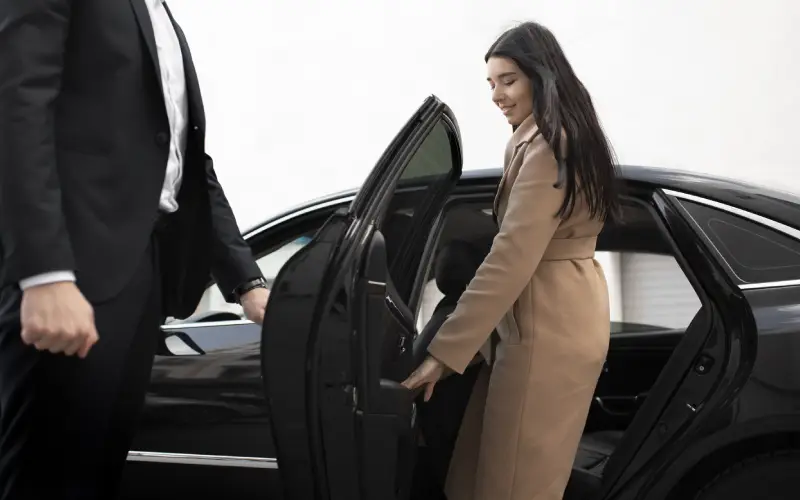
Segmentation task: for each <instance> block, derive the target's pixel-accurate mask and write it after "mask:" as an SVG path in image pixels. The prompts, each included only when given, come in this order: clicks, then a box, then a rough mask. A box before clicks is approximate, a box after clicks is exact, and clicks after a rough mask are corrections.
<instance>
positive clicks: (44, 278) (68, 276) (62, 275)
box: [19, 271, 75, 291]
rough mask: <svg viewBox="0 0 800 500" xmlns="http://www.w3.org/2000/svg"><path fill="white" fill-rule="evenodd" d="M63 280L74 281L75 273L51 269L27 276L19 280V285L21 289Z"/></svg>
mask: <svg viewBox="0 0 800 500" xmlns="http://www.w3.org/2000/svg"><path fill="white" fill-rule="evenodd" d="M64 281H70V282H73V283H74V282H75V273H74V272H72V271H51V272H47V273H42V274H36V275H34V276H30V277H28V278H23V279H21V280H19V287H20V289H21V290H23V291H24V290H27V289H28V288H31V287H34V286H41V285H49V284H52V283H59V282H64Z"/></svg>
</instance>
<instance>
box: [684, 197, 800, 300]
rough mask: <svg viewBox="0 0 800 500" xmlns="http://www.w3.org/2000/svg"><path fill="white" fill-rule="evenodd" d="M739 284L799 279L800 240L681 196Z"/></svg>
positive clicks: (691, 217)
mask: <svg viewBox="0 0 800 500" xmlns="http://www.w3.org/2000/svg"><path fill="white" fill-rule="evenodd" d="M678 202H679V203H680V205H681V206H682V207H683V208H685V209H686V211H687V212H688V214H689V216H690V219H691V220H692V222H693V223H694V224H695V225H696V226H697V227H698V228H699V229H700V232H701V233H702V235H704V236H705V237H706V238H707V241H708V242H709V243H710V244H711V246H712V247H713V248H714V250H716V252H717V254H718V255H719V256H720V257H721V260H722V261H723V263H724V264H725V265H726V266H727V268H728V271H729V273H730V275H731V277H732V278H733V279H734V280H736V281H737V282H739V283H743V284H746V283H769V282H773V281H784V280H796V279H800V241H798V240H796V239H794V238H792V237H790V236H788V235H786V234H783V233H781V232H778V231H776V230H774V229H771V228H769V227H767V226H764V225H762V224H759V223H757V222H754V221H751V220H748V219H745V218H743V217H739V216H737V215H734V214H732V213H728V212H726V211H723V210H719V209H716V208H712V207H708V206H706V205H702V204H700V203H695V202H693V201H689V200H684V199H678Z"/></svg>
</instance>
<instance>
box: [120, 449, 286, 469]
mask: <svg viewBox="0 0 800 500" xmlns="http://www.w3.org/2000/svg"><path fill="white" fill-rule="evenodd" d="M128 461H129V462H151V463H160V464H181V465H211V466H216V467H240V468H246V469H277V468H278V460H277V459H274V458H262V457H230V456H224V455H194V454H191V453H161V452H156V451H130V452H128Z"/></svg>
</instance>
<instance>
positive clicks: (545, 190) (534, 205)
mask: <svg viewBox="0 0 800 500" xmlns="http://www.w3.org/2000/svg"><path fill="white" fill-rule="evenodd" d="M522 154H523V160H522V166H521V167H520V170H519V173H518V175H517V178H516V180H515V181H514V184H513V186H512V187H511V192H510V194H509V198H508V203H507V209H506V212H505V216H504V217H503V222H502V223H501V225H500V229H499V232H498V234H497V236H495V238H494V241H493V242H492V247H491V250H490V251H489V254H488V255H487V256H486V258H485V259H484V261H483V263H482V264H481V265H480V267H479V268H478V271H477V272H476V273H475V277H474V278H473V279H472V281H471V282H470V284H469V286H468V287H467V289H466V290H465V291H464V293H463V294H462V295H461V298H460V300H459V301H458V305H457V306H456V309H455V311H453V314H452V315H451V316H450V318H448V320H447V321H446V322H445V323H444V324H443V325H442V327H441V329H440V330H439V332H438V333H437V334H436V336H435V337H434V339H433V341H432V342H431V344H430V345H429V346H428V352H429V353H430V354H431V355H433V356H434V357H435V358H436V359H438V360H439V361H441V362H442V363H444V364H445V365H446V366H447V367H448V368H450V369H451V370H453V371H455V372H458V373H463V372H464V369H465V368H466V367H467V366H468V364H469V362H470V361H471V360H472V359H473V357H474V356H475V354H476V353H477V352H478V350H479V349H480V348H481V346H482V345H483V344H484V343H485V342H486V340H487V339H488V338H489V335H491V332H492V330H494V328H495V327H496V326H497V324H498V323H499V322H500V320H501V319H502V317H503V316H504V315H505V314H506V312H507V311H508V310H509V309H511V307H512V306H513V304H514V302H516V300H517V298H518V297H519V296H520V294H521V293H522V290H523V289H524V288H525V285H526V284H527V283H528V282H530V280H531V278H532V277H533V274H534V272H535V271H536V268H537V267H538V265H539V262H540V261H541V259H542V256H543V255H544V252H545V249H546V248H547V246H548V244H549V243H550V240H551V239H552V238H553V235H554V234H555V232H556V230H557V229H558V226H559V224H560V222H561V219H560V218H559V217H558V215H557V212H558V209H559V207H560V206H561V203H562V202H563V200H564V189H563V187H561V188H556V187H554V184H555V183H556V180H557V177H558V166H557V163H556V159H555V156H554V155H553V151H552V150H551V149H550V147H549V146H548V145H547V143H546V142H545V141H544V139H543V138H542V136H541V135H539V136H537V137H536V138H535V139H534V140H533V141H532V142H531V143H529V144H528V146H527V149H526V150H525V151H524V152H522Z"/></svg>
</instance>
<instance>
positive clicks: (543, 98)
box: [485, 22, 619, 220]
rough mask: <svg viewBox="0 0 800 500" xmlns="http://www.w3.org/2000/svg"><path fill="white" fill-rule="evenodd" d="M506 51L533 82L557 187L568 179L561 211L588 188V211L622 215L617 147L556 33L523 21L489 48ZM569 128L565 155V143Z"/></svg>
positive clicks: (535, 108) (564, 212)
mask: <svg viewBox="0 0 800 500" xmlns="http://www.w3.org/2000/svg"><path fill="white" fill-rule="evenodd" d="M491 57H507V58H509V59H511V60H513V61H514V62H515V63H516V64H517V66H519V68H520V69H521V70H522V71H523V72H524V73H525V75H527V77H528V78H529V79H530V80H531V83H532V85H533V116H534V119H535V120H536V125H537V126H538V128H539V131H540V132H541V134H542V136H543V137H544V139H545V140H546V141H547V143H548V144H549V145H550V148H551V149H552V150H553V152H554V153H555V157H556V160H557V161H558V167H559V168H558V181H557V184H556V187H561V186H562V185H564V183H566V186H565V188H566V195H565V198H564V202H563V203H562V205H561V207H560V208H559V210H558V215H559V216H560V217H566V216H568V215H569V214H571V213H572V210H573V209H574V207H575V201H576V197H577V193H578V184H580V189H581V190H582V191H583V195H584V197H585V200H586V203H587V205H588V208H589V212H590V214H591V216H592V217H595V218H599V219H603V220H605V219H615V218H617V217H618V216H619V185H618V181H617V166H616V158H615V155H614V151H613V149H612V147H611V144H610V143H609V142H608V139H607V138H606V135H605V133H604V132H603V128H602V126H601V125H600V121H599V120H598V118H597V113H596V112H595V109H594V105H593V104H592V99H591V97H590V96H589V92H587V91H586V88H585V87H584V86H583V83H581V81H580V80H579V79H578V77H577V76H576V75H575V72H574V71H573V70H572V66H571V65H570V64H569V61H568V60H567V57H566V56H565V55H564V51H563V50H562V49H561V46H560V45H559V43H558V41H557V40H556V37H555V36H554V35H553V33H551V32H550V30H548V29H547V28H545V27H544V26H542V25H540V24H538V23H535V22H526V23H522V24H520V25H519V26H516V27H514V28H511V29H510V30H508V31H506V32H505V33H503V34H502V35H501V36H500V38H498V39H497V41H495V42H494V43H493V44H492V46H491V47H490V48H489V51H488V52H487V53H486V57H485V60H486V62H488V61H489V58H491ZM562 130H564V131H565V133H566V140H567V144H566V157H564V148H563V145H562V144H561V138H562V134H561V131H562Z"/></svg>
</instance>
